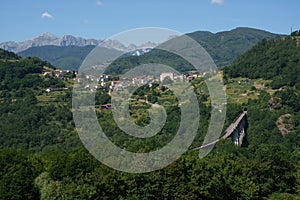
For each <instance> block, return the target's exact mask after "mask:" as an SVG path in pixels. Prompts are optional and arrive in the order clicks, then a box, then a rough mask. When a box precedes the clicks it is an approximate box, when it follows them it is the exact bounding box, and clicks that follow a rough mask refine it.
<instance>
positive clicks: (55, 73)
mask: <svg viewBox="0 0 300 200" xmlns="http://www.w3.org/2000/svg"><path fill="white" fill-rule="evenodd" d="M77 75H78V72H76V71H71V70H62V69H55V70H48V71H46V72H44V74H43V76H49V77H56V78H58V79H61V80H75V78H76V76H77Z"/></svg>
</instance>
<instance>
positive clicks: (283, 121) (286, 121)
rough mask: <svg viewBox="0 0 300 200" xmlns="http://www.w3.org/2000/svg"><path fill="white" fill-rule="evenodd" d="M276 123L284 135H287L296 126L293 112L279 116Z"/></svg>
mask: <svg viewBox="0 0 300 200" xmlns="http://www.w3.org/2000/svg"><path fill="white" fill-rule="evenodd" d="M276 125H277V127H278V129H279V131H280V132H281V134H282V135H287V134H288V133H289V132H291V131H292V130H294V128H295V125H294V121H293V119H292V115H291V114H285V115H281V116H280V117H279V118H278V120H277V122H276Z"/></svg>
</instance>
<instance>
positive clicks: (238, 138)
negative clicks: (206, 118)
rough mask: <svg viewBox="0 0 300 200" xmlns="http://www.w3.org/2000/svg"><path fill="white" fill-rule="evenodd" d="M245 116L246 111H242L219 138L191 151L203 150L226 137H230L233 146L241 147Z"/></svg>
mask: <svg viewBox="0 0 300 200" xmlns="http://www.w3.org/2000/svg"><path fill="white" fill-rule="evenodd" d="M246 114H247V110H246V109H244V110H243V112H242V113H241V114H240V115H239V116H238V117H237V118H236V119H235V120H234V121H233V122H232V123H231V124H230V125H229V126H228V128H227V129H226V130H225V131H224V133H223V134H222V135H221V137H219V138H218V139H216V140H213V141H210V142H208V143H205V144H202V145H201V146H198V147H194V148H192V150H197V149H204V148H205V147H209V146H211V145H214V144H216V143H217V142H219V141H220V140H221V139H226V138H228V137H231V140H232V142H233V143H234V144H235V145H238V146H241V145H242V144H243V139H244V137H245V127H246V122H247V118H246Z"/></svg>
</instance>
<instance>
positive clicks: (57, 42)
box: [0, 33, 157, 53]
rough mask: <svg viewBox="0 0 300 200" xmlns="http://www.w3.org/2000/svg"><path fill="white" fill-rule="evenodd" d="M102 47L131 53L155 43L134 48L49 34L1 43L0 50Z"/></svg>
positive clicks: (119, 43) (117, 42) (120, 44)
mask: <svg viewBox="0 0 300 200" xmlns="http://www.w3.org/2000/svg"><path fill="white" fill-rule="evenodd" d="M90 45H92V46H97V45H99V46H102V47H106V48H113V49H116V50H119V51H133V50H136V49H143V48H146V47H147V48H148V47H151V48H153V47H154V46H156V45H157V44H155V43H151V42H148V43H145V44H142V45H140V46H136V45H134V44H130V45H129V46H125V45H124V44H122V43H121V42H120V41H118V40H110V39H108V40H96V39H84V38H81V37H75V36H72V35H64V36H57V35H53V34H51V33H43V34H42V35H39V36H36V37H33V38H31V39H29V40H26V41H23V42H13V41H9V42H3V43H0V48H1V49H4V50H7V51H11V52H14V53H19V52H22V51H25V50H27V49H29V48H31V47H43V46H58V47H68V46H79V47H83V46H90Z"/></svg>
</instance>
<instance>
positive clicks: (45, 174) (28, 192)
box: [0, 40, 300, 200]
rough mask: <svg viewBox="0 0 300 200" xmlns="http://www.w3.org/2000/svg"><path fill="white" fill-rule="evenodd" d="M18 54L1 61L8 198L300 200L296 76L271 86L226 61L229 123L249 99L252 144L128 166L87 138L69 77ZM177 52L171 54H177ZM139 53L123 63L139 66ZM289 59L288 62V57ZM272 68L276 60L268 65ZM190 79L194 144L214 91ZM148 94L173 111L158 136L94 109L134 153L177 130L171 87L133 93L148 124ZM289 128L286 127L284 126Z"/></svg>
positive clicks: (1, 135)
mask: <svg viewBox="0 0 300 200" xmlns="http://www.w3.org/2000/svg"><path fill="white" fill-rule="evenodd" d="M282 41H283V40H282ZM282 41H281V40H278V41H276V42H279V43H280V42H282ZM258 46H260V44H259V45H258ZM255 48H256V47H254V48H253V49H255ZM251 51H252V53H253V54H255V51H253V50H250V52H251ZM266 51H267V49H264V51H261V52H256V53H259V54H263V53H266ZM282 51H285V48H278V49H276V53H279V54H280V53H281V52H282ZM0 52H1V51H0ZM154 53H157V54H158V52H154ZM248 53H249V52H248ZM280 55H281V54H280ZM0 56H1V53H0ZM163 56H164V55H163ZM249 56H251V55H250V54H249ZM14 57H18V56H16V55H13V54H11V55H10V58H11V59H10V60H0V121H1V123H0V167H1V170H0V199H1V200H2V199H3V200H4V199H91V200H95V199H211V200H213V199H257V200H259V199H297V198H299V195H300V187H299V185H300V167H299V166H300V164H299V163H300V156H299V152H300V137H299V136H300V128H299V124H300V122H299V119H300V114H299V109H298V107H297V105H298V104H297V103H298V102H299V101H298V100H297V98H299V90H298V89H297V87H296V85H297V83H295V84H294V85H291V84H290V83H289V82H284V85H285V86H286V87H285V88H283V89H281V90H279V89H273V88H271V86H270V85H268V84H270V82H271V80H265V79H263V78H260V77H255V79H249V78H248V77H245V76H244V75H239V74H236V75H234V74H233V73H234V72H236V73H237V72H238V71H239V70H240V68H236V67H235V65H233V66H232V68H231V67H228V68H225V69H224V73H225V82H226V92H227V94H228V104H227V118H226V126H228V125H229V124H230V123H231V122H232V121H233V119H234V118H235V117H236V116H237V114H238V113H239V112H241V110H242V108H243V107H244V106H247V109H248V114H247V119H248V127H246V143H245V145H244V146H243V147H239V146H235V145H234V144H233V143H232V141H231V140H230V139H225V140H221V141H220V142H218V144H217V145H216V148H215V149H214V150H213V151H212V152H211V153H210V154H209V155H208V156H206V157H204V158H202V159H199V157H198V154H199V151H198V150H197V151H192V150H191V151H187V152H186V153H185V154H184V155H183V156H182V157H181V158H179V159H178V160H177V161H176V162H174V163H172V164H171V165H169V166H168V167H166V168H163V169H161V170H157V171H154V172H150V173H145V174H130V173H125V172H120V171H117V170H114V169H111V168H108V167H107V166H105V165H103V164H102V163H100V162H99V161H97V160H96V159H95V158H94V157H93V156H92V155H91V154H90V153H89V152H88V151H87V150H86V149H85V148H84V147H83V145H82V144H81V142H80V140H79V138H78V137H77V133H76V129H75V125H74V122H73V117H72V112H71V101H72V81H69V80H60V79H57V78H56V77H51V76H50V77H49V76H45V77H44V76H42V73H43V72H44V71H53V69H52V67H51V65H50V64H49V63H47V62H44V61H41V60H40V59H37V58H25V59H22V58H18V59H12V58H14ZM131 58H132V59H133V58H134V59H135V58H136V57H131ZM141 58H143V57H141ZM162 58H163V57H161V58H160V59H162ZM171 58H172V57H169V59H167V60H166V62H171V61H172V59H171ZM247 58H248V57H247V56H242V57H241V59H240V60H239V61H237V62H240V63H245V62H246V61H245V60H247ZM124 59H125V58H124ZM134 59H133V60H131V62H129V61H126V62H129V64H130V63H131V64H132V63H133V64H135V63H134V62H135V60H134ZM143 59H146V57H144V58H143ZM148 59H150V58H148ZM151 59H154V58H153V57H152V58H151ZM156 59H157V58H156ZM123 62H125V61H123ZM173 62H174V60H173ZM257 62H258V61H257ZM260 62H261V63H260ZM260 62H258V64H261V66H262V68H263V67H264V66H265V65H264V64H268V63H269V62H272V59H270V58H269V57H268V59H266V60H261V61H260ZM285 64H286V65H288V66H289V65H290V64H289V62H287V63H285ZM185 67H187V66H185ZM240 67H241V68H242V67H245V68H246V67H247V66H240ZM268 68H271V66H270V65H268ZM220 73H222V72H220ZM231 73H232V74H231ZM283 74H285V73H283ZM272 78H273V76H271V77H270V79H272ZM191 84H192V85H193V88H194V90H195V94H196V95H197V98H198V100H199V108H200V114H201V117H200V121H199V124H200V125H199V130H198V135H197V137H196V139H195V141H194V144H199V142H201V141H202V140H203V135H205V134H206V131H207V128H208V122H209V119H210V111H211V105H208V104H207V103H206V102H207V101H208V100H209V94H208V90H207V87H206V86H205V82H204V80H203V79H202V78H198V79H195V80H194V81H192V82H191ZM48 87H51V88H57V89H62V90H58V91H53V92H49V93H48V92H45V89H46V88H48ZM65 87H66V88H68V89H64V88H65ZM146 96H147V97H148V98H149V101H150V102H152V103H154V102H158V103H160V104H161V105H163V106H164V107H165V109H166V112H167V114H168V118H167V122H166V124H165V126H164V127H163V129H162V131H161V132H160V133H158V134H157V135H156V136H154V137H151V138H147V139H141V138H138V139H132V137H131V136H128V135H127V134H126V133H124V132H122V131H121V130H120V129H119V128H118V126H117V124H116V123H115V122H114V119H113V116H112V111H111V110H100V109H97V106H99V105H97V106H96V109H95V110H96V115H97V117H98V120H99V123H100V125H101V127H102V128H103V130H105V133H106V135H107V137H109V138H110V139H111V141H112V142H113V143H114V144H116V145H117V146H119V147H121V148H124V149H126V150H128V151H132V152H150V151H153V150H155V149H157V148H160V147H162V146H164V145H165V144H166V143H167V142H169V141H170V140H172V138H173V136H174V133H176V131H177V130H178V125H179V122H180V109H179V107H178V100H177V99H176V97H175V96H174V94H173V93H172V91H170V90H168V89H167V88H165V87H160V86H159V85H158V84H156V85H155V84H153V85H152V86H148V85H146V86H144V87H141V88H139V89H138V90H137V91H136V92H134V94H133V96H132V100H131V102H130V114H131V116H132V119H133V121H135V122H136V123H137V124H139V125H141V126H144V125H147V123H148V122H149V119H148V117H149V116H148V114H147V109H148V108H149V104H148V103H146V101H145V98H146ZM96 102H99V104H102V103H108V102H109V95H108V94H107V90H106V89H104V88H100V89H98V90H97V92H96ZM165 102H168V104H167V103H165ZM295 102H296V103H295ZM224 128H226V127H224ZM284 128H285V129H286V131H287V132H282V130H283V129H284ZM283 133H284V134H283ZM132 164H136V163H132ZM138 164H140V163H138Z"/></svg>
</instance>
